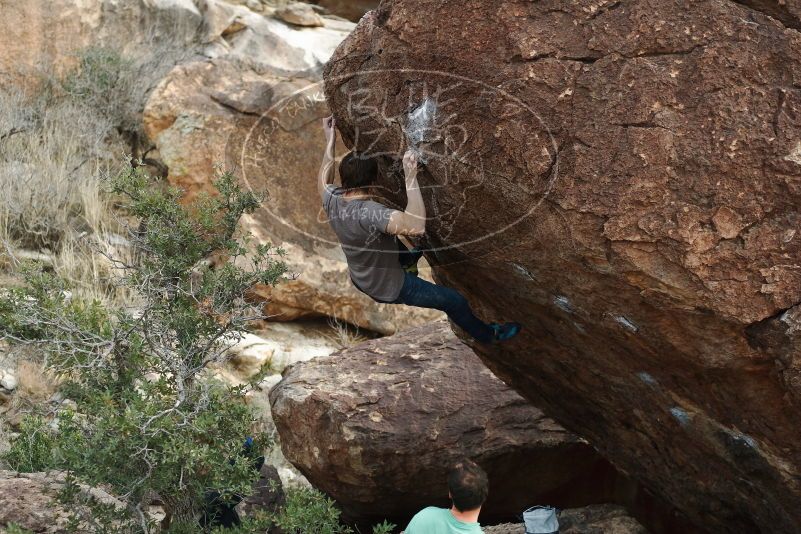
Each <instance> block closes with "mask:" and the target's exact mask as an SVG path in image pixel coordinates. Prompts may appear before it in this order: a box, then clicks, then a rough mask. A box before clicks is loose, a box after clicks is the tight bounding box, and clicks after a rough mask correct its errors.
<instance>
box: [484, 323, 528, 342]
mask: <svg viewBox="0 0 801 534" xmlns="http://www.w3.org/2000/svg"><path fill="white" fill-rule="evenodd" d="M490 326H491V327H492V329H493V330H494V331H495V337H494V341H495V342H496V343H498V342H501V341H508V340H510V339H512V338H513V337H515V336H516V335H517V334H518V333H520V329H521V328H522V326H520V323H503V324H498V323H491V324H490Z"/></svg>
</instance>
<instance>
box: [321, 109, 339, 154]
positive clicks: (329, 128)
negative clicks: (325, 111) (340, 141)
mask: <svg viewBox="0 0 801 534" xmlns="http://www.w3.org/2000/svg"><path fill="white" fill-rule="evenodd" d="M336 126H337V123H336V120H335V119H334V116H333V115H331V116H330V117H326V118H324V119H323V133H325V141H326V143H327V144H328V146H329V147H333V146H334V142H335V141H336V138H337V129H336Z"/></svg>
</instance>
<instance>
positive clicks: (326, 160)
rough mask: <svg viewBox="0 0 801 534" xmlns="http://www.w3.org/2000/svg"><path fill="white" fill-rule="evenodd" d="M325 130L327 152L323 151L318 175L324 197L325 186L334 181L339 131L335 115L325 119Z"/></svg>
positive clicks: (319, 185) (320, 190) (319, 191)
mask: <svg viewBox="0 0 801 534" xmlns="http://www.w3.org/2000/svg"><path fill="white" fill-rule="evenodd" d="M323 132H325V141H326V143H325V152H324V153H323V162H322V164H321V165H320V173H319V174H318V176H317V192H318V193H319V194H320V198H324V193H325V188H326V186H327V185H329V184H332V183H334V162H335V161H336V158H335V157H334V147H335V145H336V139H337V132H336V122H335V121H334V116H333V115H331V116H330V117H326V118H325V119H323Z"/></svg>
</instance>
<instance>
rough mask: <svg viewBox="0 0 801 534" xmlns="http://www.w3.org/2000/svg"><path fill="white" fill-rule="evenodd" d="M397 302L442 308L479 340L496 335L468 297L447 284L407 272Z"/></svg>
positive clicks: (495, 329)
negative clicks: (427, 279) (433, 282)
mask: <svg viewBox="0 0 801 534" xmlns="http://www.w3.org/2000/svg"><path fill="white" fill-rule="evenodd" d="M394 302H395V303H396V304H407V305H409V306H417V307H420V308H432V309H435V310H440V311H444V312H445V313H446V314H447V315H448V318H449V319H450V320H452V321H453V322H454V323H455V324H456V325H457V326H458V327H459V328H461V329H462V330H464V331H465V332H467V333H468V334H470V335H471V336H473V338H475V339H477V340H478V341H481V342H482V343H490V342H492V341H494V340H495V339H496V332H497V327H494V326H492V325H488V324H486V323H484V322H483V321H481V320H480V319H479V318H478V317H476V316H475V315H474V314H473V312H472V310H470V304H469V303H468V302H467V299H466V298H464V296H462V294H461V293H459V292H458V291H456V290H455V289H452V288H450V287H445V286H439V285H436V284H432V283H431V282H427V281H426V280H423V279H421V278H417V277H416V276H414V275H412V274H409V273H407V274H406V277H405V279H404V281H403V288H402V289H401V293H400V296H399V297H398V299H397V300H395V301H394Z"/></svg>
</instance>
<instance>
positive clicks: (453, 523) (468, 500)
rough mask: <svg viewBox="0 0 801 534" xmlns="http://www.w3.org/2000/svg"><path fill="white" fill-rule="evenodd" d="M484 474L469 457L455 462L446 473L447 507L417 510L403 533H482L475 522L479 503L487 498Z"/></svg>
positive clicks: (487, 486)
mask: <svg viewBox="0 0 801 534" xmlns="http://www.w3.org/2000/svg"><path fill="white" fill-rule="evenodd" d="M488 494H489V482H488V481H487V473H485V472H484V470H483V469H481V467H479V466H478V464H476V463H475V462H473V461H471V460H463V461H461V462H459V463H458V464H456V465H455V466H454V467H453V469H452V470H451V472H450V473H449V474H448V496H449V497H450V499H451V501H452V503H453V505H452V506H451V508H450V509H448V508H436V507H434V506H429V507H428V508H425V509H424V510H421V511H420V512H418V513H417V514H416V515H415V516H414V517H413V518H412V520H411V521H410V522H409V526H407V527H406V530H405V533H406V534H482V533H483V532H484V531H483V530H481V525H479V524H478V515H479V514H480V513H481V506H482V505H483V504H484V501H486V500H487V495H488Z"/></svg>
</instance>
